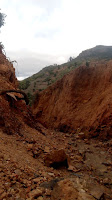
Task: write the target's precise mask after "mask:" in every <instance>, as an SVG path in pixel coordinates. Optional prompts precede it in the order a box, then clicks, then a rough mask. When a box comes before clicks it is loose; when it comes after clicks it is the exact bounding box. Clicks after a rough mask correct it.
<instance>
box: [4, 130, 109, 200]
mask: <svg viewBox="0 0 112 200" xmlns="http://www.w3.org/2000/svg"><path fill="white" fill-rule="evenodd" d="M43 132H45V134H46V135H45V136H44V135H42V134H40V133H39V132H37V131H36V130H34V129H31V128H28V127H27V128H26V131H25V132H24V136H22V137H20V136H18V135H10V136H9V135H6V134H4V133H3V132H2V131H1V132H0V200H1V199H4V200H5V199H9V200H10V199H11V200H13V199H17V200H23V199H40V200H42V199H47V200H50V199H53V198H54V197H53V196H52V191H53V188H54V186H55V184H54V183H56V182H57V181H60V180H63V179H68V180H69V181H72V182H73V183H74V184H75V185H77V187H78V188H80V186H79V185H78V184H79V183H80V185H81V187H83V189H84V191H86V192H87V194H88V195H90V194H91V198H93V199H101V198H102V199H112V140H110V141H105V142H101V141H97V140H95V139H91V140H89V141H88V140H87V139H86V140H81V139H80V138H78V137H76V136H74V135H69V133H66V134H65V133H60V132H54V131H51V130H46V129H44V128H43ZM62 148H63V149H64V150H65V152H66V154H67V156H68V157H69V159H70V160H71V161H70V166H69V167H70V169H69V170H68V169H67V168H66V167H65V166H61V167H60V168H58V169H54V168H53V167H47V166H46V165H45V163H44V157H45V156H46V154H47V153H50V152H51V151H55V150H59V149H62ZM76 182H77V183H76ZM40 186H42V187H40ZM37 188H38V190H39V189H40V191H41V192H40V195H39V196H38V195H37V196H35V198H34V196H33V195H34V194H33V191H34V192H35V191H36V190H37ZM102 195H103V196H102ZM104 195H105V196H104ZM100 197H101V198H100ZM81 198H82V197H81ZM81 198H79V200H80V199H81ZM54 199H55V198H54ZM54 199H53V200H54ZM57 199H58V198H57ZM65 199H66V198H65ZM82 199H83V198H82ZM82 199H81V200H82ZM88 199H89V198H87V197H86V200H88ZM68 200H71V199H68Z"/></svg>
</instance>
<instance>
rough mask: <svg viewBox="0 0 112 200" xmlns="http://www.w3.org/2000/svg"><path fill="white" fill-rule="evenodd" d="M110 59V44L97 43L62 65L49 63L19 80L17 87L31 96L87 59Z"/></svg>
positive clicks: (111, 52)
mask: <svg viewBox="0 0 112 200" xmlns="http://www.w3.org/2000/svg"><path fill="white" fill-rule="evenodd" d="M110 59H112V46H103V45H99V46H96V47H94V48H91V49H88V50H85V51H82V53H80V54H79V56H77V57H76V58H74V59H71V60H70V61H69V62H67V63H64V64H62V65H56V64H55V65H50V66H48V67H45V68H43V69H42V70H41V71H40V72H38V73H36V74H34V75H32V76H31V77H29V78H27V79H25V80H23V81H20V82H19V83H20V86H19V87H20V89H22V90H24V91H25V92H26V93H28V95H29V97H30V98H31V96H32V95H33V94H34V93H35V91H37V90H38V91H42V90H44V89H46V88H47V87H48V86H50V85H52V84H53V83H54V82H56V81H57V80H59V79H61V78H62V77H63V76H64V75H65V74H67V73H69V72H70V71H72V70H74V69H75V68H76V67H78V66H80V65H81V64H82V63H83V64H85V63H86V64H88V62H89V61H94V60H110Z"/></svg>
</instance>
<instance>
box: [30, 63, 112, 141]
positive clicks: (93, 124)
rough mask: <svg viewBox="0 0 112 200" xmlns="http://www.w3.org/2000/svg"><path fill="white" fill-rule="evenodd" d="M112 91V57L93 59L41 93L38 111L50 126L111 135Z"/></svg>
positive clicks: (61, 129) (36, 105) (41, 118)
mask: <svg viewBox="0 0 112 200" xmlns="http://www.w3.org/2000/svg"><path fill="white" fill-rule="evenodd" d="M111 91H112V60H110V61H105V62H104V61H96V62H91V63H90V66H89V67H87V66H85V65H83V66H80V67H78V68H76V69H75V70H74V71H72V72H71V73H70V74H68V75H66V76H65V77H63V79H61V80H59V81H58V82H56V83H55V84H53V85H52V86H50V87H49V88H47V89H46V90H45V91H43V92H42V93H40V96H38V99H37V101H35V105H34V114H35V116H36V118H37V119H38V121H40V122H41V123H42V124H43V125H44V126H46V127H49V128H55V129H58V130H60V131H63V132H66V131H70V132H74V133H76V132H77V131H78V129H79V131H81V130H83V131H85V132H86V130H87V133H88V134H89V131H90V134H92V132H93V135H94V134H95V135H100V134H101V137H103V136H105V137H106V136H107V137H111V136H112V133H111V120H112V114H111V113H112V106H111V102H112V95H111ZM103 127H105V128H103ZM103 131H104V132H105V133H104V134H103V136H102V132H103Z"/></svg>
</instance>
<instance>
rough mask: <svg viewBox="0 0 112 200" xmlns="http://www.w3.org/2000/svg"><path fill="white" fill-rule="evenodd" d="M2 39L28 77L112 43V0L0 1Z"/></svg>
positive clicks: (18, 70) (18, 71)
mask: <svg viewBox="0 0 112 200" xmlns="http://www.w3.org/2000/svg"><path fill="white" fill-rule="evenodd" d="M0 8H1V12H3V13H5V14H6V15H7V17H6V20H5V21H6V24H5V26H4V27H2V28H1V33H0V41H2V43H3V44H4V46H5V51H6V54H7V57H10V59H11V60H16V61H17V62H18V65H17V64H15V68H16V74H17V76H18V77H27V76H30V75H32V74H34V73H36V72H38V71H39V70H40V69H42V68H43V67H45V66H48V65H50V64H55V63H57V64H58V63H64V62H66V61H67V60H68V58H69V57H70V56H77V55H78V54H79V53H80V52H81V51H82V50H85V49H88V48H92V47H94V46H96V45H112V11H111V10H112V0H0Z"/></svg>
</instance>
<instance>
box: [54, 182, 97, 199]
mask: <svg viewBox="0 0 112 200" xmlns="http://www.w3.org/2000/svg"><path fill="white" fill-rule="evenodd" d="M95 199H96V198H94V197H93V196H92V195H91V194H88V193H87V192H86V191H85V189H83V185H81V184H80V183H79V179H77V181H76V179H74V181H73V179H64V180H61V181H60V182H58V183H57V184H56V185H55V187H54V189H53V191H52V192H51V200H95Z"/></svg>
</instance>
